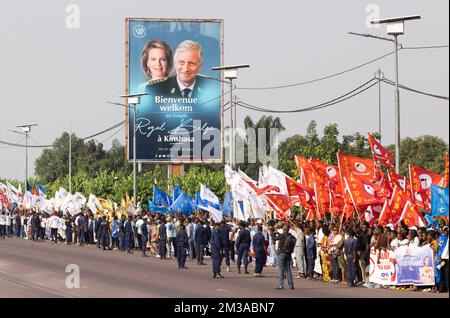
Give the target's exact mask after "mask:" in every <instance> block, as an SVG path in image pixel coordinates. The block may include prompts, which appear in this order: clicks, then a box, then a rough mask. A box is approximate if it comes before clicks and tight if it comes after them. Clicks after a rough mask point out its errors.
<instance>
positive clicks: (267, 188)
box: [242, 178, 280, 195]
mask: <svg viewBox="0 0 450 318" xmlns="http://www.w3.org/2000/svg"><path fill="white" fill-rule="evenodd" d="M242 180H244V181H245V183H247V184H248V185H249V186H250V188H252V189H253V190H254V191H255V192H256V194H257V195H261V194H263V193H266V192H269V191H276V192H280V188H278V187H277V186H271V185H266V186H265V187H262V188H258V187H257V186H256V185H255V184H254V183H253V182H252V181H251V180H247V179H246V178H242Z"/></svg>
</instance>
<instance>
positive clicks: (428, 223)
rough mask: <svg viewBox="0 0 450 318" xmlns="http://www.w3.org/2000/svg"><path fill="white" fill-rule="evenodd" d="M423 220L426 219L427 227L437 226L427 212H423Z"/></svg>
mask: <svg viewBox="0 0 450 318" xmlns="http://www.w3.org/2000/svg"><path fill="white" fill-rule="evenodd" d="M425 220H426V221H427V228H428V229H429V228H432V227H434V228H435V229H437V228H438V227H439V224H438V222H437V221H436V220H435V219H434V218H433V217H432V216H431V215H429V214H425Z"/></svg>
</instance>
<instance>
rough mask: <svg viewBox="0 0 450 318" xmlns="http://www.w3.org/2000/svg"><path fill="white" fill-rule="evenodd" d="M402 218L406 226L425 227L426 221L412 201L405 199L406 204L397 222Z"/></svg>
mask: <svg viewBox="0 0 450 318" xmlns="http://www.w3.org/2000/svg"><path fill="white" fill-rule="evenodd" d="M401 220H403V222H404V223H405V225H406V226H407V227H411V226H417V227H425V226H426V223H425V221H424V220H423V217H422V215H421V214H420V212H419V209H418V208H417V206H416V205H415V204H414V203H411V201H410V200H408V201H406V204H405V206H404V208H403V212H402V215H401V216H400V220H399V222H400V221H401Z"/></svg>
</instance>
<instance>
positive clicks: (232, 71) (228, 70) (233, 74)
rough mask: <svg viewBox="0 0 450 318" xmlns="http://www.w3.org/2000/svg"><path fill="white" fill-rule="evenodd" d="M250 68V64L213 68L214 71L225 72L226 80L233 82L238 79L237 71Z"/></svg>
mask: <svg viewBox="0 0 450 318" xmlns="http://www.w3.org/2000/svg"><path fill="white" fill-rule="evenodd" d="M247 67H250V65H248V64H239V65H227V66H216V67H213V68H212V70H213V71H224V72H223V75H224V77H225V78H226V79H229V80H232V79H236V78H237V70H238V69H239V68H247Z"/></svg>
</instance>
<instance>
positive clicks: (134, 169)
mask: <svg viewBox="0 0 450 318" xmlns="http://www.w3.org/2000/svg"><path fill="white" fill-rule="evenodd" d="M131 106H132V107H133V200H134V202H133V204H134V205H135V206H137V198H136V104H131Z"/></svg>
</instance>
